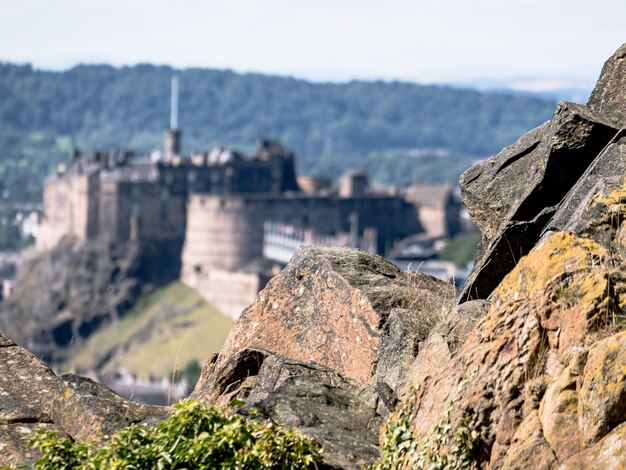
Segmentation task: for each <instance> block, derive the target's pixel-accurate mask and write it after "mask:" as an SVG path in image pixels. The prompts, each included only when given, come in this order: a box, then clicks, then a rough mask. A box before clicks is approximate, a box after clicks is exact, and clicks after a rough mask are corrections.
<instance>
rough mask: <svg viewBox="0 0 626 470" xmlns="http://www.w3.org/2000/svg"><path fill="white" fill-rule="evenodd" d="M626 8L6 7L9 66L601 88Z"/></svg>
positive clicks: (487, 4) (194, 0) (599, 0)
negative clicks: (149, 66)
mask: <svg viewBox="0 0 626 470" xmlns="http://www.w3.org/2000/svg"><path fill="white" fill-rule="evenodd" d="M623 42H626V0H593V1H592V0H495V1H490V0H377V1H375V0H178V1H168V0H107V1H104V0H38V1H35V0H0V60H4V61H12V62H31V63H33V64H34V65H36V66H38V67H40V68H52V69H64V68H68V67H70V66H72V65H75V64H77V63H81V62H82V63H103V62H106V63H112V64H115V65H122V64H135V63H138V62H151V63H157V64H171V65H174V66H177V67H188V66H199V67H216V68H232V69H234V70H238V71H258V72H264V73H275V74H283V75H284V74H290V75H294V76H297V77H303V78H309V79H314V80H346V79H351V78H364V79H377V78H382V79H402V80H411V81H421V82H429V81H447V82H457V81H466V80H471V79H475V78H489V77H491V78H510V77H539V78H552V79H562V78H565V79H578V80H583V81H590V82H591V81H594V80H595V78H596V77H597V75H598V74H599V72H600V68H601V66H602V63H603V62H604V60H605V59H606V58H608V57H609V56H610V54H611V53H612V52H613V51H614V50H615V49H617V47H619V45H620V44H622V43H623Z"/></svg>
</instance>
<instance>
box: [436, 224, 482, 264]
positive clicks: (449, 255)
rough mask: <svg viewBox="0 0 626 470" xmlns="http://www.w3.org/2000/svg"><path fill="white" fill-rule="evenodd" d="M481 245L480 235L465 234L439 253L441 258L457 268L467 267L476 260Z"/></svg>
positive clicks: (453, 240) (473, 233) (475, 233)
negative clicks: (478, 247) (477, 250)
mask: <svg viewBox="0 0 626 470" xmlns="http://www.w3.org/2000/svg"><path fill="white" fill-rule="evenodd" d="M479 243H480V233H478V232H465V233H461V234H460V235H457V236H456V237H454V238H453V239H452V240H450V242H449V243H448V244H447V245H446V246H445V247H444V249H443V250H441V252H440V253H439V258H441V259H444V260H447V261H452V262H453V263H454V264H456V265H457V266H466V265H467V263H469V262H470V261H472V260H473V259H474V255H475V254H476V248H477V246H478V244H479Z"/></svg>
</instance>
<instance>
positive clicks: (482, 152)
mask: <svg viewBox="0 0 626 470" xmlns="http://www.w3.org/2000/svg"><path fill="white" fill-rule="evenodd" d="M174 73H176V74H177V75H178V76H179V77H180V82H181V92H180V93H181V94H180V125H181V127H182V128H183V129H184V132H185V136H184V146H185V148H184V150H185V151H187V152H189V151H192V150H195V149H207V148H209V147H211V146H212V145H214V144H218V143H222V144H225V145H235V146H240V147H243V148H244V149H249V148H250V147H251V146H252V145H253V143H254V141H255V140H256V138H257V136H258V135H259V134H263V135H265V136H268V137H275V138H279V139H281V140H282V141H283V142H284V143H285V144H286V145H288V146H290V147H292V148H293V149H295V150H296V151H297V153H298V155H299V157H300V158H299V167H300V171H301V172H305V173H318V174H320V173H326V174H331V175H336V174H337V172H339V171H341V170H342V169H345V168H346V167H363V168H365V169H369V170H370V171H371V170H372V169H374V170H376V178H377V179H378V181H380V182H384V183H402V182H406V181H407V180H410V179H413V178H422V179H431V180H433V179H434V180H442V179H451V178H454V179H455V178H456V176H457V175H458V172H459V171H460V170H461V169H462V168H465V167H467V166H468V164H469V162H470V161H471V160H473V159H474V158H475V157H483V156H486V155H489V154H491V153H494V152H495V151H497V150H498V149H500V148H502V147H503V146H505V145H507V144H510V143H511V142H513V141H514V140H515V138H516V137H517V136H519V135H520V134H522V133H524V132H525V131H526V130H528V129H530V128H532V127H534V126H536V125H537V124H539V123H541V122H543V121H545V120H547V119H549V118H550V116H551V114H552V110H553V109H554V103H553V102H551V101H550V100H541V99H536V98H531V97H526V96H512V95H506V94H501V93H481V92H477V91H470V90H460V89H453V88H448V87H442V86H421V85H416V84H410V83H400V82H381V81H378V82H358V81H353V82H349V83H341V84H335V83H311V82H307V81H304V80H297V79H294V78H288V77H276V76H266V75H260V74H238V73H234V72H232V71H224V70H211V69H184V70H176V71H175V70H173V69H172V68H170V67H165V66H153V65H137V66H133V67H122V68H114V67H110V66H107V65H81V66H77V67H75V68H72V69H71V70H67V71H64V72H50V71H40V70H35V69H33V68H32V67H31V66H30V65H14V64H9V63H0V180H1V181H2V183H3V185H4V186H5V188H6V187H8V188H9V189H10V190H11V191H10V193H11V199H29V198H32V197H36V193H37V191H38V188H39V187H40V185H41V181H42V179H43V177H44V175H45V174H46V173H47V172H48V171H50V170H51V168H53V166H54V165H55V164H56V163H57V162H58V161H60V160H61V159H64V158H66V155H67V152H68V151H69V150H70V149H71V147H73V146H75V145H77V146H79V147H81V148H82V149H83V150H85V151H89V150H91V149H92V148H95V147H117V148H123V147H132V148H134V149H136V150H137V151H138V152H139V153H144V152H148V151H150V150H152V149H153V148H157V147H160V145H161V138H162V131H163V129H164V128H165V127H167V125H168V118H169V87H170V78H171V76H172V75H173V74H174ZM436 149H439V152H438V153H439V155H444V156H443V157H441V156H440V157H439V158H437V159H433V158H432V157H433V155H434V154H435V153H436V152H435V150H436ZM442 150H443V151H442ZM425 165H426V166H425ZM0 189H2V188H0Z"/></svg>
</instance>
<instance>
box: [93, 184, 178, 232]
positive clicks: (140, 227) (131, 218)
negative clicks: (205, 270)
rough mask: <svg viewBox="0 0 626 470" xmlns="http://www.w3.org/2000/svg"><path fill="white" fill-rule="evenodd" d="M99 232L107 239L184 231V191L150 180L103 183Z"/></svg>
mask: <svg viewBox="0 0 626 470" xmlns="http://www.w3.org/2000/svg"><path fill="white" fill-rule="evenodd" d="M100 207H101V209H100V213H101V219H100V225H101V227H102V230H101V236H103V237H104V238H106V239H108V240H112V241H115V240H120V241H124V240H130V239H138V240H163V239H169V238H182V237H184V235H185V220H186V213H185V210H186V207H185V196H184V195H183V194H172V193H171V192H170V191H169V190H168V189H167V188H166V187H164V186H163V185H161V184H157V183H153V182H117V181H106V182H103V183H102V189H101V196H100Z"/></svg>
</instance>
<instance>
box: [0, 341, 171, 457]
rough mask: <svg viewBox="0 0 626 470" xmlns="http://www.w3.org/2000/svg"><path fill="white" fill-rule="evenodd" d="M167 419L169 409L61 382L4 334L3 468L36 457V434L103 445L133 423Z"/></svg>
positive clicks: (0, 365)
mask: <svg viewBox="0 0 626 470" xmlns="http://www.w3.org/2000/svg"><path fill="white" fill-rule="evenodd" d="M167 414H168V411H167V409H165V408H161V407H154V406H147V405H141V404H138V403H134V402H130V401H128V400H126V399H124V398H122V397H121V396H119V395H117V394H115V393H114V392H112V391H111V390H109V389H107V388H106V387H104V386H102V385H99V384H97V383H95V382H93V381H91V380H89V379H85V378H81V377H78V376H73V375H67V376H63V377H61V378H59V377H57V376H56V375H55V374H54V373H53V372H52V371H51V370H50V369H49V368H48V367H47V366H46V365H45V364H44V363H43V362H42V361H41V360H40V359H39V358H37V357H36V356H35V355H34V354H32V353H30V352H29V351H27V350H26V349H24V348H22V347H20V346H17V345H16V344H15V343H13V341H11V340H10V339H9V338H8V337H7V336H6V335H4V333H2V332H0V465H12V464H18V463H24V462H27V461H30V460H32V459H35V458H37V454H36V452H34V451H33V450H32V449H29V447H28V443H29V441H30V438H31V434H32V433H33V432H34V431H36V430H38V429H49V430H56V431H58V432H60V433H61V434H66V435H68V436H70V437H71V438H73V439H79V440H87V439H88V440H101V439H103V438H104V437H105V436H106V435H107V434H110V433H112V432H113V431H116V430H118V429H120V428H123V427H125V426H128V425H129V424H132V423H136V422H141V421H144V420H147V419H153V418H156V419H161V418H164V417H166V416H167Z"/></svg>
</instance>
